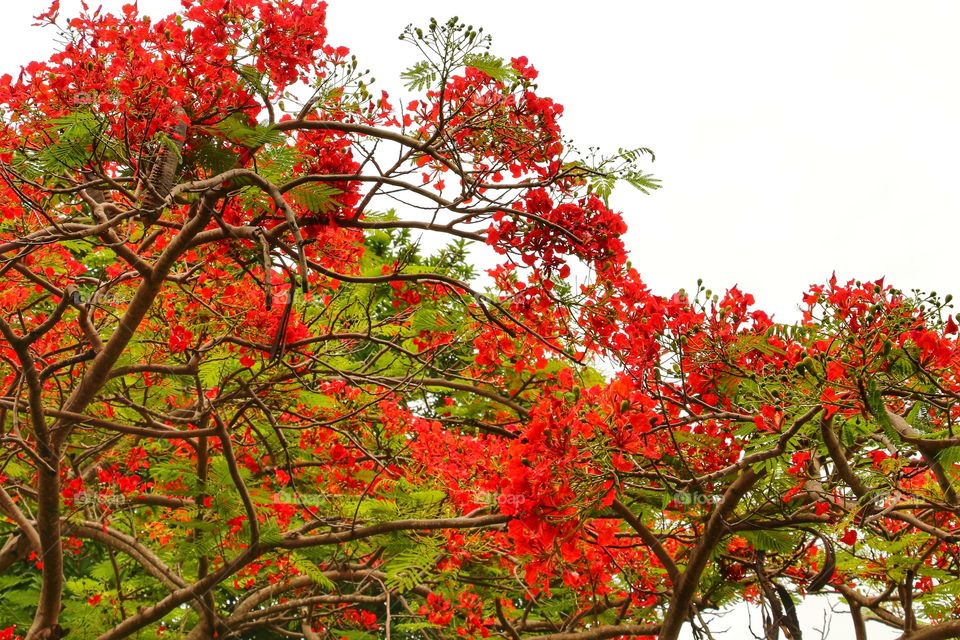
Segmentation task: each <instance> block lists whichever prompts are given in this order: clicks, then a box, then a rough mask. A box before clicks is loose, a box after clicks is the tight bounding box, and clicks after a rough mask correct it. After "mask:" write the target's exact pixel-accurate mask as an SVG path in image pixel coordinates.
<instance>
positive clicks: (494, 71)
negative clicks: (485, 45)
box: [463, 51, 517, 82]
mask: <svg viewBox="0 0 960 640" xmlns="http://www.w3.org/2000/svg"><path fill="white" fill-rule="evenodd" d="M463 64H464V65H465V66H468V67H473V68H474V69H477V70H479V71H482V72H483V73H485V74H487V75H488V76H490V77H491V78H493V79H494V80H497V81H499V82H510V81H513V80H516V79H517V72H516V70H514V68H513V67H512V66H510V65H509V64H507V63H506V62H505V61H504V60H503V58H500V57H498V56H495V55H493V54H490V53H488V52H486V51H484V52H483V53H468V54H467V55H466V56H464V58H463Z"/></svg>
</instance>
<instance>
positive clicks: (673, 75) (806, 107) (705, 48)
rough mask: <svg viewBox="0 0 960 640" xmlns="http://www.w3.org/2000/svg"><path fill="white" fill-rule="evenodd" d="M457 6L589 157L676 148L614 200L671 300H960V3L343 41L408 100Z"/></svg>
mask: <svg viewBox="0 0 960 640" xmlns="http://www.w3.org/2000/svg"><path fill="white" fill-rule="evenodd" d="M47 4H48V2H47V1H46V0H42V1H40V2H36V1H34V0H26V1H22V2H18V3H9V4H5V6H4V20H3V22H2V23H0V37H2V42H3V46H2V49H0V73H2V72H13V71H14V70H15V69H16V67H17V66H18V65H19V64H22V63H24V62H26V61H27V60H28V59H29V58H30V57H35V56H37V55H39V54H42V53H43V52H44V51H47V50H49V47H50V42H49V36H50V33H49V32H46V31H38V30H35V29H28V28H27V25H28V24H29V23H30V22H31V20H30V17H29V16H30V15H31V14H34V13H37V12H39V11H40V10H42V9H44V8H45V7H46V5H47ZM63 4H64V6H65V7H68V6H71V5H72V6H76V5H77V3H76V2H73V3H71V2H68V1H67V0H65V1H64V3H63ZM91 4H95V2H94V1H93V0H91ZM176 4H177V3H175V2H170V1H167V0H155V1H150V0H146V1H143V2H140V7H141V9H142V10H144V11H146V12H159V11H164V10H167V9H169V8H170V7H172V6H176ZM106 5H107V6H108V7H117V6H119V5H120V3H119V2H107V3H106ZM454 14H456V15H459V16H460V17H461V18H463V19H464V20H466V21H469V22H472V23H473V24H475V25H481V26H484V27H485V28H486V30H487V31H488V32H489V33H491V34H492V35H493V36H494V52H496V53H499V54H501V55H504V56H518V55H525V56H527V57H528V58H529V59H530V60H531V62H532V63H533V64H534V65H535V66H536V67H537V68H538V69H539V70H540V74H541V75H540V81H539V82H540V92H541V93H542V94H544V95H549V96H551V97H553V98H554V99H556V100H557V101H558V102H560V103H561V104H563V105H565V107H566V112H565V115H564V118H563V126H564V130H565V132H566V133H567V134H568V135H569V136H572V137H573V138H574V139H575V140H576V141H577V142H578V144H579V145H580V146H581V147H586V146H589V145H597V146H600V147H602V148H606V149H609V150H615V149H617V148H618V147H631V146H648V147H652V148H653V149H654V151H656V153H657V162H656V163H655V165H653V167H652V168H653V171H654V172H655V173H656V174H657V175H658V176H659V177H660V178H661V179H662V180H663V183H664V188H663V189H662V190H661V191H659V192H656V193H655V194H653V195H652V196H643V195H641V194H639V193H636V192H631V191H629V187H621V190H620V191H619V192H618V193H617V194H615V198H614V204H615V205H616V206H617V207H618V208H619V209H621V210H622V211H623V212H624V213H625V215H626V218H627V221H628V223H629V225H630V232H629V239H628V246H630V248H631V250H632V253H633V262H634V264H635V265H636V266H637V267H638V269H639V270H640V272H641V273H642V274H643V276H644V278H645V279H646V281H647V282H648V284H650V285H651V286H652V287H653V288H654V290H655V291H657V292H660V293H664V294H668V293H670V292H672V291H675V290H676V289H678V288H680V287H687V288H692V287H693V286H694V285H695V283H696V280H697V278H698V277H702V278H703V279H704V280H705V282H706V283H707V284H708V285H710V286H712V287H713V288H714V289H715V290H722V289H725V288H727V287H729V286H732V285H734V284H738V285H739V286H740V287H741V289H744V290H746V291H749V292H751V293H753V294H754V295H755V296H756V298H757V302H758V304H759V305H760V306H761V307H762V308H765V309H767V310H770V311H772V312H775V314H776V317H777V318H779V319H780V320H784V321H790V320H795V319H796V318H797V317H798V313H797V311H796V305H797V303H798V302H799V300H800V298H801V295H802V293H803V291H804V290H805V289H806V287H807V286H808V285H809V284H811V283H814V282H822V281H824V280H826V279H827V278H828V277H829V276H830V273H831V272H832V271H834V270H835V271H836V272H837V275H838V277H840V278H841V279H848V278H861V279H876V278H879V277H881V276H886V277H887V281H888V282H890V283H892V284H894V285H895V286H898V287H900V288H902V289H907V290H909V289H913V288H920V289H924V290H927V291H929V290H931V289H932V290H936V291H937V292H939V293H941V294H943V293H947V292H953V293H955V294H960V287H958V284H960V283H958V275H960V268H958V258H957V251H956V250H957V243H958V241H960V238H958V235H960V233H958V232H960V222H958V217H957V215H958V211H960V180H958V176H957V174H958V170H960V163H958V160H957V150H958V149H960V88H958V82H960V80H958V79H960V74H958V71H957V67H958V65H960V38H958V37H957V34H958V33H960V3H958V2H953V1H950V0H943V1H940V2H935V1H929V0H925V1H923V2H886V1H881V0H863V1H860V2H852V1H848V2H836V1H832V2H825V1H820V2H810V1H808V2H802V3H801V2H792V3H787V2H769V1H768V0H763V1H760V0H757V1H751V2H747V1H742V0H736V1H728V2H715V1H712V0H710V1H698V2H667V1H663V0H658V1H652V0H642V1H637V0H634V1H631V2H626V1H619V2H617V1H613V0H590V1H588V2H583V1H581V2H576V3H574V2H565V1H561V2H558V1H553V2H539V1H538V2H530V1H528V2H519V1H518V0H485V1H484V2H479V1H470V2H468V1H464V0H416V1H414V0H410V1H407V2H398V1H385V0H381V1H377V0H366V1H364V2H356V1H352V2H347V1H344V0H340V1H338V0H332V2H331V6H330V10H329V19H328V27H329V31H330V35H329V40H330V42H332V43H334V44H344V45H347V46H349V47H350V48H351V49H352V50H353V51H354V53H356V54H357V55H358V56H359V57H360V59H361V63H362V64H363V65H364V66H367V67H369V68H371V69H372V70H373V71H374V74H375V75H376V76H377V78H378V80H379V84H380V85H381V87H382V88H384V89H386V90H388V91H389V92H390V93H391V95H395V96H397V97H400V96H401V95H402V94H403V91H402V86H401V83H400V81H399V79H398V75H399V73H400V71H401V70H402V69H403V68H405V67H406V66H407V65H409V64H410V63H412V62H413V61H414V60H415V58H414V53H415V52H414V50H413V48H412V47H410V46H409V45H405V44H403V43H401V42H400V41H399V40H398V39H397V36H398V35H399V33H400V31H401V29H402V28H403V27H404V26H405V25H406V24H408V23H410V22H414V23H417V24H424V23H426V21H427V20H428V19H429V17H430V16H435V17H437V18H438V19H445V18H447V17H449V16H451V15H454ZM841 622H845V620H843V621H841V620H836V621H835V623H834V628H835V633H834V634H831V635H832V637H837V638H842V637H846V636H845V635H844V632H843V631H840V630H839V628H838V625H840V624H841ZM871 637H873V636H871ZM877 637H881V636H877ZM890 637H892V636H890Z"/></svg>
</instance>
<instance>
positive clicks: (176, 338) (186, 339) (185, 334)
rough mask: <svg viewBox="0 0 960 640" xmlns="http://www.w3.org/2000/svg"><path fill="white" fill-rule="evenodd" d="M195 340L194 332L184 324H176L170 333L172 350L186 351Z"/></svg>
mask: <svg viewBox="0 0 960 640" xmlns="http://www.w3.org/2000/svg"><path fill="white" fill-rule="evenodd" d="M192 341H193V334H192V333H191V332H190V330H189V329H187V328H186V327H184V326H182V325H179V324H178V325H176V326H175V327H174V328H173V331H172V332H171V333H170V352H171V353H181V352H183V351H186V349H187V347H188V346H190V343H191V342H192Z"/></svg>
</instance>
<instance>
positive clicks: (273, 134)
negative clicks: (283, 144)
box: [207, 113, 283, 148]
mask: <svg viewBox="0 0 960 640" xmlns="http://www.w3.org/2000/svg"><path fill="white" fill-rule="evenodd" d="M207 128H208V129H209V130H210V131H212V132H214V133H216V134H219V135H220V136H222V137H224V138H226V139H227V140H229V141H231V142H237V143H239V144H242V145H243V146H245V147H251V148H257V147H263V146H266V145H269V144H276V143H278V142H280V141H281V140H283V133H282V132H280V131H277V130H276V129H273V128H272V127H265V126H263V125H261V124H250V122H249V121H248V119H247V117H246V116H244V115H242V114H239V113H235V114H233V115H231V116H230V117H229V118H225V119H224V120H222V121H221V122H218V123H217V124H215V125H212V126H210V127H207Z"/></svg>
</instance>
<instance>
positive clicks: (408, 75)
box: [400, 60, 437, 91]
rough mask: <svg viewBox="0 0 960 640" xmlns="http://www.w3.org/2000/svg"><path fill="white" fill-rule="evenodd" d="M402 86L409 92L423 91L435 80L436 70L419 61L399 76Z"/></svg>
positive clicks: (423, 61)
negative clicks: (402, 82)
mask: <svg viewBox="0 0 960 640" xmlns="http://www.w3.org/2000/svg"><path fill="white" fill-rule="evenodd" d="M400 78H402V79H403V81H404V85H403V86H405V87H406V88H407V89H409V90H411V91H423V90H424V89H426V88H427V87H429V86H430V85H431V84H433V83H434V82H435V81H436V79H437V72H436V69H435V68H434V67H433V65H431V64H430V63H429V62H427V61H426V60H421V61H420V62H418V63H417V64H415V65H413V66H412V67H410V68H409V69H407V70H406V71H404V72H403V73H401V74H400Z"/></svg>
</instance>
